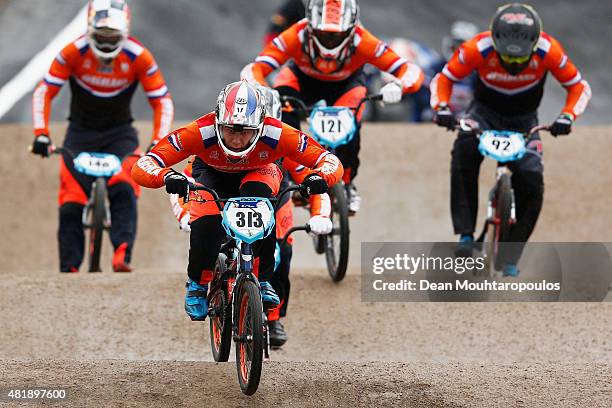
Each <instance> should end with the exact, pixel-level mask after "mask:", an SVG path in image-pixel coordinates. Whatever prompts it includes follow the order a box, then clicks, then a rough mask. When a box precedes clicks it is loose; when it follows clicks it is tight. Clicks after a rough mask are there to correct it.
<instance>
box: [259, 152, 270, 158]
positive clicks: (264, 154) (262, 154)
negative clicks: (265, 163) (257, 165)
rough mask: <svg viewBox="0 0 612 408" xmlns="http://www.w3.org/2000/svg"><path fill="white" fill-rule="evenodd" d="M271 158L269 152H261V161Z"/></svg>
mask: <svg viewBox="0 0 612 408" xmlns="http://www.w3.org/2000/svg"><path fill="white" fill-rule="evenodd" d="M269 157H270V154H269V153H268V152H267V151H265V150H264V151H263V152H259V160H266V159H268V158H269Z"/></svg>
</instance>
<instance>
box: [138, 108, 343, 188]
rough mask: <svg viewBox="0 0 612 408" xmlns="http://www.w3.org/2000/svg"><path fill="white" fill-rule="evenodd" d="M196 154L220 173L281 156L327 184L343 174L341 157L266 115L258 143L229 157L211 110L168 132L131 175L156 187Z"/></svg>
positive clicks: (255, 166)
mask: <svg viewBox="0 0 612 408" xmlns="http://www.w3.org/2000/svg"><path fill="white" fill-rule="evenodd" d="M193 155H195V156H198V157H199V158H200V159H201V160H202V161H203V162H204V163H206V164H207V165H208V166H210V167H212V168H214V169H216V170H218V171H223V172H229V173H235V172H246V171H251V170H257V169H260V168H262V167H264V166H266V165H267V164H270V163H274V162H275V161H277V160H278V159H280V158H282V157H289V158H290V159H292V160H294V161H295V162H297V163H299V164H302V165H304V166H306V167H308V168H310V169H312V170H310V171H309V174H310V173H317V174H320V175H321V176H322V177H323V178H324V179H325V181H326V182H327V184H328V185H330V186H331V185H333V184H335V183H336V182H337V181H338V180H340V178H341V177H342V173H343V168H342V164H341V163H340V160H339V159H338V158H337V157H336V156H334V155H333V154H331V153H330V152H328V151H327V150H325V149H323V148H322V147H321V145H319V144H318V143H317V142H316V141H315V140H313V139H311V138H310V137H309V136H308V135H306V134H305V133H303V132H301V131H299V130H297V129H295V128H293V127H291V126H289V125H287V124H285V123H282V122H281V121H279V120H277V119H274V118H271V117H266V118H265V121H264V128H263V133H262V135H261V137H260V138H259V139H258V141H257V145H256V146H255V148H254V149H253V151H251V152H250V153H249V155H248V156H247V157H245V158H242V159H240V160H237V161H232V160H230V159H229V158H228V157H227V156H225V154H224V153H223V151H222V149H221V147H220V146H219V143H218V141H217V133H216V131H215V114H214V112H211V113H209V114H207V115H204V116H202V117H201V118H199V119H197V120H195V121H194V122H191V123H190V124H188V125H187V126H185V127H182V128H179V129H177V130H175V131H173V132H171V133H170V134H169V135H168V136H167V137H165V138H163V139H162V140H161V141H160V142H159V143H158V144H157V145H156V146H155V147H154V148H153V149H152V150H151V151H150V152H149V153H147V154H146V155H145V156H143V157H142V158H140V159H139V160H138V162H137V163H136V165H135V166H134V167H133V168H132V178H133V179H134V181H136V183H138V184H140V185H141V186H144V187H149V188H159V187H161V186H163V185H164V176H165V175H166V174H167V173H168V172H169V171H171V169H170V166H172V165H174V164H176V163H179V162H181V161H183V160H185V159H186V158H188V157H190V156H193Z"/></svg>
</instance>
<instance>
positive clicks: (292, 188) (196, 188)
mask: <svg viewBox="0 0 612 408" xmlns="http://www.w3.org/2000/svg"><path fill="white" fill-rule="evenodd" d="M303 190H304V187H303V186H302V185H301V184H298V185H293V186H289V187H287V188H285V189H284V190H282V191H281V192H280V193H279V194H278V195H277V196H276V197H272V198H269V200H270V201H271V202H273V203H274V212H276V210H278V205H279V204H280V202H281V199H282V198H283V196H284V195H285V194H287V193H290V192H291V191H300V192H302V191H303ZM191 191H206V192H208V193H210V194H211V195H212V196H213V199H212V200H205V201H212V202H215V203H217V207H218V208H219V211H221V210H223V207H222V206H221V203H224V202H226V201H227V200H228V199H227V198H219V195H218V194H217V192H216V191H215V190H214V189H212V188H210V187H206V186H203V185H199V184H193V183H189V189H188V190H187V195H185V197H183V202H185V203H187V202H189V192H191Z"/></svg>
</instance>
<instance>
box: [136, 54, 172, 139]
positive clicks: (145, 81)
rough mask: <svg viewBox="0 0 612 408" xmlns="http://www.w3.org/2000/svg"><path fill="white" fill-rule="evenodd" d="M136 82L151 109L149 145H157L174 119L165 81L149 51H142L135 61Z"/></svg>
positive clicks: (168, 130)
mask: <svg viewBox="0 0 612 408" xmlns="http://www.w3.org/2000/svg"><path fill="white" fill-rule="evenodd" d="M136 64H137V72H138V80H139V81H140V82H141V83H142V87H143V89H144V91H145V94H146V95H147V98H148V99H149V104H150V105H151V108H153V135H152V137H151V143H157V142H159V140H160V139H161V138H162V137H164V136H165V135H167V134H168V132H170V129H171V128H172V121H173V119H174V103H173V101H172V97H171V96H170V93H169V92H168V87H167V86H166V81H165V80H164V77H163V75H162V73H161V71H160V70H159V67H158V66H157V63H156V62H155V59H154V58H153V55H152V54H151V52H149V50H147V49H144V50H143V52H142V54H140V55H139V56H138V59H137V60H136Z"/></svg>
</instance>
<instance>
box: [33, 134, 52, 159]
mask: <svg viewBox="0 0 612 408" xmlns="http://www.w3.org/2000/svg"><path fill="white" fill-rule="evenodd" d="M50 146H51V139H50V138H49V136H47V135H38V136H36V137H35V138H34V142H33V143H32V153H34V154H38V155H40V156H41V157H49V147H50Z"/></svg>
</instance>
